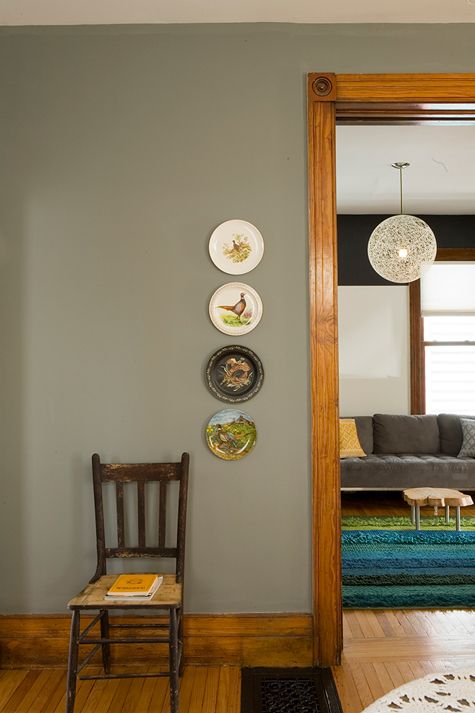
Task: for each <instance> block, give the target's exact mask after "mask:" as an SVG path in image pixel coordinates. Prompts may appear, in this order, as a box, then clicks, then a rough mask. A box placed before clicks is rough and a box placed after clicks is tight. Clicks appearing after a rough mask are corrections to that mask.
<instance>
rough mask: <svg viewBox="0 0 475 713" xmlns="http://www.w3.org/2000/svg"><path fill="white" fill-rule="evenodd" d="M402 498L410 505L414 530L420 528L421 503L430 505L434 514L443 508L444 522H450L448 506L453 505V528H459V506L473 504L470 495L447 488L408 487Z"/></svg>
mask: <svg viewBox="0 0 475 713" xmlns="http://www.w3.org/2000/svg"><path fill="white" fill-rule="evenodd" d="M403 496H404V500H405V501H406V503H408V504H409V505H410V506H411V520H412V522H413V524H414V525H415V526H416V530H420V529H421V505H431V506H432V507H433V508H434V515H437V514H438V508H439V507H443V508H445V522H446V523H447V525H448V524H450V507H451V506H452V507H455V529H456V530H460V508H461V507H465V506H466V505H473V500H472V498H471V497H470V495H465V494H464V493H461V492H459V491H458V490H450V489H449V488H410V489H409V490H404V492H403Z"/></svg>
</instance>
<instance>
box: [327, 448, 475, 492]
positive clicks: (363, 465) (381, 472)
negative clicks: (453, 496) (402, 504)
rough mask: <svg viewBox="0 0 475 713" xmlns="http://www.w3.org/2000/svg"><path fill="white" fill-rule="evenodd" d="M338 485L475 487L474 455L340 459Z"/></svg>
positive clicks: (378, 456) (387, 487) (398, 488)
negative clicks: (463, 456)
mask: <svg viewBox="0 0 475 713" xmlns="http://www.w3.org/2000/svg"><path fill="white" fill-rule="evenodd" d="M340 466H341V487H342V488H367V489H368V490H384V489H393V490H405V489H406V488H423V487H432V488H436V487H440V488H454V489H456V490H461V491H462V492H463V491H464V490H475V458H454V457H452V456H447V455H442V454H439V455H434V454H432V453H428V454H423V455H414V454H413V453H401V454H399V455H384V454H381V455H376V454H372V455H369V456H366V458H347V459H345V460H342V461H340Z"/></svg>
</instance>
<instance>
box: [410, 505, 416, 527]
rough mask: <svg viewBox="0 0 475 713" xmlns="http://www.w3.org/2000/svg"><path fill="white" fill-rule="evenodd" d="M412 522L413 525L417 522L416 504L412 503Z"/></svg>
mask: <svg viewBox="0 0 475 713" xmlns="http://www.w3.org/2000/svg"><path fill="white" fill-rule="evenodd" d="M411 522H412V524H413V525H415V524H416V506H415V505H411Z"/></svg>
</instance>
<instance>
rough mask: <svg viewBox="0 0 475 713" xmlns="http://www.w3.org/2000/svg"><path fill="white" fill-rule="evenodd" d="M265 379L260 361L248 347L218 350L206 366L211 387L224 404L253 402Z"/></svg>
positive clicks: (207, 379) (207, 378) (209, 386)
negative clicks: (226, 402) (225, 402)
mask: <svg viewBox="0 0 475 713" xmlns="http://www.w3.org/2000/svg"><path fill="white" fill-rule="evenodd" d="M263 380H264V370H263V368H262V363H261V360H260V359H259V357H258V356H257V354H254V352H253V351H251V349H248V348H247V347H240V346H236V345H233V346H230V347H223V348H222V349H218V351H216V352H215V353H214V354H213V355H212V356H211V357H210V359H209V361H208V366H207V367H206V382H207V385H208V388H209V390H210V391H211V393H212V394H213V395H214V396H216V398H217V399H221V401H229V402H231V403H239V402H240V401H247V400H248V399H252V397H253V396H255V394H257V392H258V391H259V390H260V388H261V386H262V382H263Z"/></svg>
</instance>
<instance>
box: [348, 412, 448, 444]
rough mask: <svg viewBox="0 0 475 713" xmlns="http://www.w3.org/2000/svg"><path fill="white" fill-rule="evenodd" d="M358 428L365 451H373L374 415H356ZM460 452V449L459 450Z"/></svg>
mask: <svg viewBox="0 0 475 713" xmlns="http://www.w3.org/2000/svg"><path fill="white" fill-rule="evenodd" d="M355 423H356V430H357V431H358V438H359V441H360V443H361V447H362V449H363V450H364V452H365V453H372V452H373V417H372V416H355ZM457 452H458V451H457Z"/></svg>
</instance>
